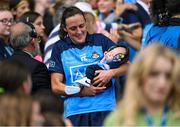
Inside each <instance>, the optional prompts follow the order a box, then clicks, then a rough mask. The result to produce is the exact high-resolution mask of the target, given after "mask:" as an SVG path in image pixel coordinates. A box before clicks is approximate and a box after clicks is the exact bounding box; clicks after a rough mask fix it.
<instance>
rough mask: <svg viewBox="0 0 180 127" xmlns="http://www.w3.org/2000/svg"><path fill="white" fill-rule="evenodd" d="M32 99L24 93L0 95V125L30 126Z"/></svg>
mask: <svg viewBox="0 0 180 127" xmlns="http://www.w3.org/2000/svg"><path fill="white" fill-rule="evenodd" d="M32 104H33V100H32V98H31V97H30V96H28V95H25V94H4V95H1V97H0V109H1V112H0V126H30V125H31V116H32Z"/></svg>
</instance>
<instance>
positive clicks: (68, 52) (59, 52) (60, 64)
mask: <svg viewBox="0 0 180 127" xmlns="http://www.w3.org/2000/svg"><path fill="white" fill-rule="evenodd" d="M113 45H115V44H114V43H113V42H112V41H111V40H110V39H108V38H107V37H105V36H104V35H102V34H93V35H87V38H86V42H85V43H84V44H79V45H75V44H74V43H73V42H72V41H71V39H70V38H68V37H67V38H65V39H64V40H60V41H58V42H57V43H55V45H54V47H53V51H52V56H51V61H50V64H49V70H50V71H51V72H59V73H62V74H64V76H65V81H64V83H65V85H73V83H74V81H75V80H78V79H81V78H82V77H83V76H85V70H86V67H87V66H88V65H92V64H97V63H99V62H100V60H101V59H102V58H103V55H104V54H103V53H104V51H107V50H108V49H109V48H110V47H111V46H113ZM115 106H116V101H115V92H114V85H112V86H111V87H110V88H108V89H106V90H105V91H103V92H101V93H98V94H96V95H95V96H84V97H80V96H69V97H67V98H65V101H64V116H65V117H68V116H71V115H75V114H83V113H90V112H98V111H111V110H113V109H114V108H115Z"/></svg>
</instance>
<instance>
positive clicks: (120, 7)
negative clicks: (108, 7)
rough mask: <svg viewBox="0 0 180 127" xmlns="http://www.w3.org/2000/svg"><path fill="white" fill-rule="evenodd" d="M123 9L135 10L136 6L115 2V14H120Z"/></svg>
mask: <svg viewBox="0 0 180 127" xmlns="http://www.w3.org/2000/svg"><path fill="white" fill-rule="evenodd" d="M125 10H135V11H136V10H137V6H136V5H134V4H127V3H126V4H118V3H117V4H116V9H115V14H116V15H117V16H121V14H122V13H123V12H124V11H125Z"/></svg>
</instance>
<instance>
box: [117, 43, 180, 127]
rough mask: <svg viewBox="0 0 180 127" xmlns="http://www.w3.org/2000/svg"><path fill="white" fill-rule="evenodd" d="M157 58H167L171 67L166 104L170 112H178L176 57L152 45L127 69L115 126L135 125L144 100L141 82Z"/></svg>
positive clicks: (179, 101)
mask: <svg viewBox="0 0 180 127" xmlns="http://www.w3.org/2000/svg"><path fill="white" fill-rule="evenodd" d="M159 57H164V58H167V59H168V60H170V61H171V63H172V65H173V69H172V76H171V77H170V81H171V83H172V85H173V86H172V90H171V92H170V95H169V98H168V100H167V103H168V105H169V107H170V108H171V110H173V111H174V112H175V113H177V111H180V100H179V95H180V89H177V88H178V85H180V84H178V83H177V82H175V77H176V72H175V70H176V66H177V64H178V63H177V56H176V54H175V53H174V52H173V51H171V49H168V48H166V47H164V46H162V45H160V44H157V43H154V44H151V45H149V46H147V47H146V48H145V49H144V50H143V51H141V52H140V53H139V54H138V55H137V57H136V58H135V60H134V62H133V63H132V65H131V66H130V68H129V71H128V77H127V82H126V88H125V94H124V97H123V100H122V101H121V102H120V103H119V105H118V107H117V113H116V115H117V117H116V120H115V124H117V125H125V126H127V125H134V126H135V125H136V124H137V123H136V121H137V120H136V118H137V114H138V112H139V111H140V110H141V109H142V107H143V100H144V96H143V93H142V91H141V87H142V85H143V80H144V79H145V77H147V76H148V75H149V73H150V71H151V69H152V65H153V62H154V61H155V60H156V59H157V58H159ZM120 110H123V111H120ZM120 112H121V113H120Z"/></svg>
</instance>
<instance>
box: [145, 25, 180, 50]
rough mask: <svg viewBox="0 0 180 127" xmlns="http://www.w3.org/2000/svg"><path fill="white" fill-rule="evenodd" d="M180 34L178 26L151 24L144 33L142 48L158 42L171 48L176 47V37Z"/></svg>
mask: <svg viewBox="0 0 180 127" xmlns="http://www.w3.org/2000/svg"><path fill="white" fill-rule="evenodd" d="M179 36H180V26H161V27H160V26H156V25H153V26H152V27H151V29H150V30H149V32H148V33H147V35H146V39H145V42H144V44H143V48H144V47H145V46H147V45H149V44H151V43H154V42H156V43H157V42H159V43H160V44H162V45H164V46H166V47H169V48H172V49H175V50H176V49H177V48H178V38H179Z"/></svg>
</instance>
